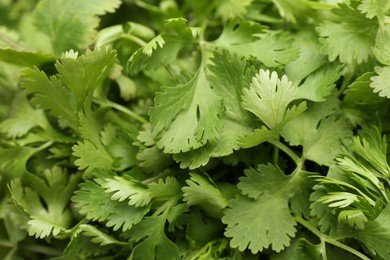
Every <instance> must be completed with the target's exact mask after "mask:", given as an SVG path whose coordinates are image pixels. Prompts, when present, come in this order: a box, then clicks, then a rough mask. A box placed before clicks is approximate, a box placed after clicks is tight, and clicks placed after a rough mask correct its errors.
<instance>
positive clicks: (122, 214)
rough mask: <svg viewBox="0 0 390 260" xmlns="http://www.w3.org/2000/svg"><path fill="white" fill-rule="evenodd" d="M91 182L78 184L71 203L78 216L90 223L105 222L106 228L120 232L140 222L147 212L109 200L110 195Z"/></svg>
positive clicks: (140, 208)
mask: <svg viewBox="0 0 390 260" xmlns="http://www.w3.org/2000/svg"><path fill="white" fill-rule="evenodd" d="M102 183H103V182H102V181H100V180H99V181H98V183H96V182H93V181H88V180H87V181H85V182H83V183H81V184H80V189H79V190H77V191H75V193H74V196H73V197H72V201H73V202H74V203H75V206H76V208H77V209H78V210H79V212H80V214H82V215H85V217H86V218H87V219H90V220H92V221H99V222H105V223H106V226H107V227H112V229H113V230H114V231H115V230H118V229H120V228H122V231H126V230H129V229H131V228H132V226H133V225H135V224H137V223H138V222H140V221H141V220H142V218H143V217H144V215H145V214H146V213H147V212H148V211H149V208H148V207H135V206H131V205H128V203H127V202H125V201H122V202H119V201H117V200H111V195H110V194H109V193H106V192H105V191H104V189H103V187H102V186H101V185H100V184H102Z"/></svg>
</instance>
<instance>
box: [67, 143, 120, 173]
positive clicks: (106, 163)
mask: <svg viewBox="0 0 390 260" xmlns="http://www.w3.org/2000/svg"><path fill="white" fill-rule="evenodd" d="M72 150H73V155H74V156H75V157H77V159H76V160H75V162H74V163H75V165H76V166H78V167H79V169H80V170H85V169H87V170H88V171H91V170H92V169H95V168H103V169H107V170H108V169H111V168H112V163H113V159H112V157H111V156H110V155H109V154H108V153H107V151H106V150H105V149H99V147H96V145H94V144H93V143H92V142H90V141H88V140H85V141H84V142H81V141H78V142H77V144H75V145H74V146H73V147H72Z"/></svg>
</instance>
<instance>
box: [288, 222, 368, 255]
mask: <svg viewBox="0 0 390 260" xmlns="http://www.w3.org/2000/svg"><path fill="white" fill-rule="evenodd" d="M294 219H295V221H297V222H298V223H299V224H301V225H302V226H304V227H305V228H306V229H308V230H309V231H310V232H312V233H313V234H314V235H316V236H317V237H318V238H319V239H320V240H321V241H324V242H326V243H329V244H331V245H334V246H337V247H338V248H341V249H344V250H345V251H348V252H349V253H351V254H353V255H355V256H357V257H359V258H360V259H363V260H370V258H368V257H367V256H366V255H364V254H362V253H360V252H359V251H357V250H356V249H354V248H352V247H349V246H347V245H345V244H343V243H341V242H339V241H337V240H336V239H334V238H330V237H328V236H327V235H324V234H322V233H321V232H320V231H318V230H317V229H316V228H315V227H313V226H312V225H311V224H310V223H309V222H308V221H306V220H304V219H303V218H301V217H299V216H295V217H294Z"/></svg>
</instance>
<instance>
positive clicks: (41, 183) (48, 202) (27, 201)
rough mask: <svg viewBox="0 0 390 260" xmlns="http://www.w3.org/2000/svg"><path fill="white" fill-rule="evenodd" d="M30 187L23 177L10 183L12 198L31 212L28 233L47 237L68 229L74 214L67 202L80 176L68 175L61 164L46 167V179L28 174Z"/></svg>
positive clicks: (27, 211)
mask: <svg viewBox="0 0 390 260" xmlns="http://www.w3.org/2000/svg"><path fill="white" fill-rule="evenodd" d="M27 177H28V178H29V181H30V183H31V184H30V187H31V188H30V187H23V185H22V183H21V181H20V179H14V180H13V181H12V182H11V187H10V189H11V194H12V198H13V199H14V200H15V201H16V202H17V204H18V205H20V206H21V207H22V208H23V210H24V211H25V212H26V213H27V214H28V215H29V217H30V220H29V221H28V225H29V228H28V230H29V235H30V236H33V235H35V237H36V238H38V237H39V238H44V237H47V236H50V235H53V236H56V235H58V234H59V233H60V232H61V231H63V230H65V229H66V228H69V226H70V224H71V221H72V217H71V211H70V209H69V208H68V202H69V199H70V197H71V196H72V193H73V191H74V190H75V188H76V186H77V184H78V181H79V177H80V176H79V175H71V176H68V173H67V172H65V171H64V170H62V169H61V168H59V167H55V168H53V169H52V170H47V171H46V172H45V173H44V179H42V178H40V177H37V176H35V175H32V174H29V175H28V176H27Z"/></svg>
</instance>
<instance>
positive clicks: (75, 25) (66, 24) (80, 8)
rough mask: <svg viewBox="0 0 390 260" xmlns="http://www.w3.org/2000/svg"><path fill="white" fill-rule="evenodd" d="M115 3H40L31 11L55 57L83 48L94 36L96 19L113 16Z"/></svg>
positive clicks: (115, 0) (61, 0) (66, 0)
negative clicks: (49, 39)
mask: <svg viewBox="0 0 390 260" xmlns="http://www.w3.org/2000/svg"><path fill="white" fill-rule="evenodd" d="M119 5H120V1H119V0H109V1H106V0H98V1H94V2H91V1H88V0H56V1H51V0H43V1H39V3H38V4H37V6H36V8H35V13H34V22H35V25H36V26H37V28H38V29H39V30H41V31H42V32H44V33H45V34H47V35H48V36H49V37H50V38H51V47H52V48H53V51H54V53H55V54H57V55H59V54H60V53H62V52H64V51H67V50H70V49H75V50H80V49H83V48H86V47H87V46H88V45H89V44H91V43H92V41H93V40H94V37H95V36H96V31H95V29H96V27H97V26H98V24H99V19H98V18H97V15H103V14H105V13H107V12H113V11H114V10H115V9H116V8H117V7H119Z"/></svg>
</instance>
